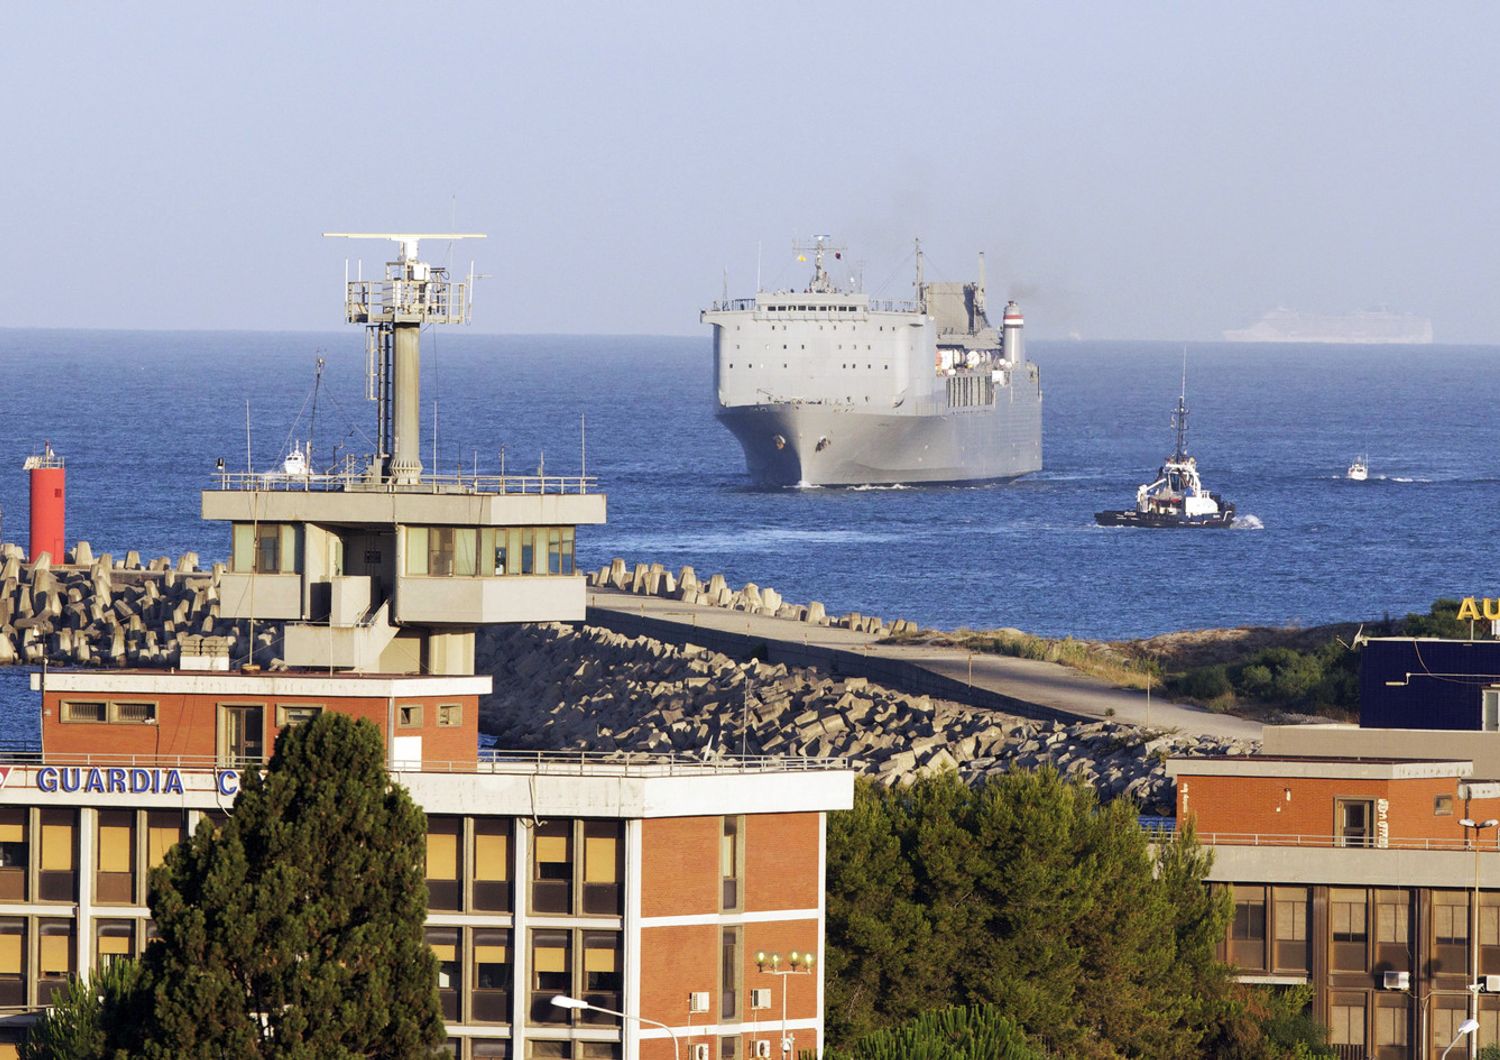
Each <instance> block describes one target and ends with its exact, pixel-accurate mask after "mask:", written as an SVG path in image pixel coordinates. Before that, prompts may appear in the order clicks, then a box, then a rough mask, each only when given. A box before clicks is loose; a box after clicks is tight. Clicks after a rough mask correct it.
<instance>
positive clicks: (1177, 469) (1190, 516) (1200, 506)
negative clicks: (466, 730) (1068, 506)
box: [1094, 373, 1234, 529]
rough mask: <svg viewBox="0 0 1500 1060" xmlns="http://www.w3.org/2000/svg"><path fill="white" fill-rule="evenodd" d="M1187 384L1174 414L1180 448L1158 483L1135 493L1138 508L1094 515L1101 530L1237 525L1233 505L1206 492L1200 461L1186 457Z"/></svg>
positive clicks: (1164, 466) (1166, 463)
mask: <svg viewBox="0 0 1500 1060" xmlns="http://www.w3.org/2000/svg"><path fill="white" fill-rule="evenodd" d="M1187 416H1188V410H1187V380H1186V373H1184V379H1183V386H1182V394H1181V396H1179V397H1178V399H1177V408H1176V410H1175V411H1174V412H1173V413H1172V427H1173V429H1174V430H1175V431H1176V432H1177V448H1176V450H1175V451H1174V452H1173V453H1172V455H1171V456H1169V457H1167V459H1166V462H1165V463H1163V464H1162V466H1161V470H1160V471H1158V472H1157V473H1156V481H1155V482H1152V483H1150V484H1148V485H1145V486H1142V487H1140V488H1139V489H1137V490H1136V491H1135V507H1134V508H1130V509H1127V510H1125V511H1115V512H1095V513H1094V520H1095V522H1097V523H1098V524H1099V525H1100V526H1149V527H1163V528H1172V529H1177V528H1184V529H1185V528H1188V527H1205V528H1216V529H1224V528H1225V527H1228V526H1232V525H1233V524H1234V505H1233V504H1230V503H1228V502H1226V501H1225V500H1224V498H1223V497H1220V496H1219V495H1218V494H1217V493H1210V492H1208V490H1206V489H1204V488H1203V482H1202V480H1201V479H1200V478H1199V477H1198V461H1197V460H1195V459H1194V458H1193V457H1191V456H1188V454H1187Z"/></svg>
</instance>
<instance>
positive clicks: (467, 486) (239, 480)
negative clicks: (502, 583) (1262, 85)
mask: <svg viewBox="0 0 1500 1060" xmlns="http://www.w3.org/2000/svg"><path fill="white" fill-rule="evenodd" d="M213 478H214V482H215V483H217V485H218V488H219V489H221V490H250V491H262V490H274V491H278V492H292V493H434V494H482V495H511V494H567V493H576V494H580V495H581V494H587V493H589V492H590V491H591V490H597V488H598V485H599V479H598V477H597V476H595V475H465V474H462V473H458V474H452V475H433V474H424V475H421V476H419V477H418V478H417V480H416V481H414V482H401V483H397V482H391V481H389V480H385V479H380V478H376V477H372V476H371V475H370V474H369V473H368V472H366V471H364V470H359V471H339V472H335V473H308V474H295V473H292V474H289V473H287V472H283V471H216V472H214V476H213Z"/></svg>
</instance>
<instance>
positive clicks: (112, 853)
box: [94, 810, 135, 905]
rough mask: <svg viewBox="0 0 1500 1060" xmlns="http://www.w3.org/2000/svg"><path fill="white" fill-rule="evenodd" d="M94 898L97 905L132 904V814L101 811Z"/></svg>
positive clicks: (133, 870) (133, 890)
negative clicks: (101, 903) (98, 902)
mask: <svg viewBox="0 0 1500 1060" xmlns="http://www.w3.org/2000/svg"><path fill="white" fill-rule="evenodd" d="M94 891H95V896H96V897H97V898H98V900H99V901H100V902H103V903H106V904H113V905H130V904H132V903H134V901H135V811H134V810H100V811H99V832H98V862H97V871H96V872H95V874H94Z"/></svg>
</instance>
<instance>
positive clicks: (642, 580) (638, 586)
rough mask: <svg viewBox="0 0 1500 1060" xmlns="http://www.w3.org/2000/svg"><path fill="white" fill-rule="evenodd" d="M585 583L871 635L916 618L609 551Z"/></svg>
mask: <svg viewBox="0 0 1500 1060" xmlns="http://www.w3.org/2000/svg"><path fill="white" fill-rule="evenodd" d="M588 582H589V585H591V586H593V587H594V588H597V589H618V590H620V591H621V592H626V593H635V594H636V595H638V596H659V597H661V598H662V599H664V600H680V601H682V602H683V603H687V604H696V605H698V606H700V607H723V608H728V609H729V610H731V611H744V612H747V613H749V614H752V615H766V616H769V617H771V618H785V619H790V620H792V621H794V622H806V623H807V624H808V625H812V626H833V627H836V628H839V629H848V630H853V631H854V632H856V633H870V634H873V635H874V636H877V637H894V636H901V635H903V634H910V633H916V632H917V624H916V623H915V622H912V621H909V620H908V619H904V618H898V619H885V618H881V617H879V616H876V615H862V614H860V613H859V612H858V611H851V612H849V613H848V614H845V615H831V614H829V613H828V610H827V608H825V607H824V606H823V603H822V601H820V600H813V601H810V602H809V603H806V604H796V603H792V602H791V601H788V600H784V599H782V597H781V594H780V593H779V592H777V591H776V590H775V589H772V588H771V587H770V586H764V585H757V584H756V583H755V582H746V583H745V584H744V585H742V586H741V587H740V588H738V589H736V588H734V586H732V585H730V584H729V583H728V582H727V581H726V580H725V579H724V575H722V574H712V575H709V577H708V578H707V579H700V578H699V577H698V574H697V572H696V571H695V570H694V569H693V568H692V567H681V568H679V569H678V570H677V571H676V572H673V571H670V570H668V569H667V568H666V567H664V566H663V565H662V564H660V563H637V564H635V565H634V566H630V565H629V564H627V563H626V562H625V561H624V560H623V559H620V558H619V557H615V558H614V559H612V560H611V561H610V562H609V563H608V564H606V565H605V566H603V567H600V568H599V569H598V570H596V571H589V572H588Z"/></svg>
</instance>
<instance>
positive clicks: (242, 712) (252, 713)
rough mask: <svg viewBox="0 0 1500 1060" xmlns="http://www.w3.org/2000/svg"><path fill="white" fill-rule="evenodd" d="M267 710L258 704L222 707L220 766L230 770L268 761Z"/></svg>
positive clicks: (225, 705)
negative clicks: (227, 767)
mask: <svg viewBox="0 0 1500 1060" xmlns="http://www.w3.org/2000/svg"><path fill="white" fill-rule="evenodd" d="M265 715H266V708H265V707H264V706H263V705H261V704H259V703H255V704H244V705H238V704H228V703H221V704H220V705H219V762H220V764H221V765H226V766H229V767H231V768H239V767H242V766H248V765H259V764H260V763H262V762H264V761H265V760H266V722H265Z"/></svg>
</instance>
